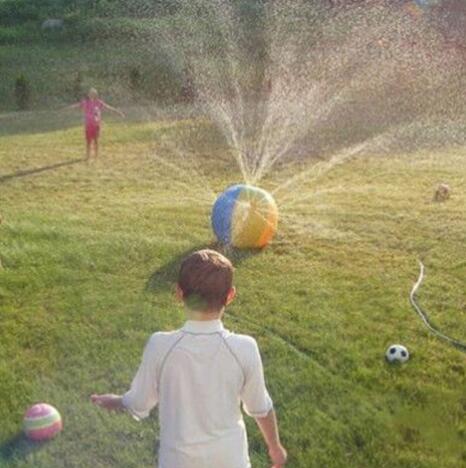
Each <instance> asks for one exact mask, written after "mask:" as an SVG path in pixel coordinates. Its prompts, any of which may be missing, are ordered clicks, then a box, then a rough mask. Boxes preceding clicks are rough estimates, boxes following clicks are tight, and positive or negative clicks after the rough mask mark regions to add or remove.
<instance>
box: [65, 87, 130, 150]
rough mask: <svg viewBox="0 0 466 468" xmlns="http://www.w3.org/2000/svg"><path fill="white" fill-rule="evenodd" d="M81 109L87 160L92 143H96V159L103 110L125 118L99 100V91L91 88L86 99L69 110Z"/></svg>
mask: <svg viewBox="0 0 466 468" xmlns="http://www.w3.org/2000/svg"><path fill="white" fill-rule="evenodd" d="M78 107H79V108H81V110H82V112H83V115H84V129H85V135H86V159H89V157H90V155H91V147H92V143H94V152H95V157H96V158H97V156H98V154H99V135H100V122H101V120H102V109H107V110H110V111H112V112H115V113H116V114H118V115H121V116H122V117H124V114H123V112H121V111H119V110H118V109H115V108H114V107H112V106H109V105H108V104H106V103H105V102H104V101H102V100H101V99H99V94H98V93H97V90H95V89H94V88H91V89H90V90H89V93H88V95H87V97H86V98H85V99H83V100H82V101H81V102H78V103H76V104H72V105H71V106H69V107H68V108H69V109H73V108H78Z"/></svg>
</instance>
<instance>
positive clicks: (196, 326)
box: [182, 319, 224, 333]
mask: <svg viewBox="0 0 466 468" xmlns="http://www.w3.org/2000/svg"><path fill="white" fill-rule="evenodd" d="M182 330H183V331H186V332H189V333H216V332H220V331H222V330H224V328H223V323H222V321H221V320H220V319H216V320H187V321H186V322H185V324H184V326H183V328H182Z"/></svg>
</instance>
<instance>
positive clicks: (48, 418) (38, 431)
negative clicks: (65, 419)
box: [23, 403, 63, 441]
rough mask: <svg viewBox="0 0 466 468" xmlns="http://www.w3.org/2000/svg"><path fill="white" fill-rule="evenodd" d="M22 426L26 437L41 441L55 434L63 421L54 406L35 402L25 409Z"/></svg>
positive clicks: (61, 426) (59, 429)
mask: <svg viewBox="0 0 466 468" xmlns="http://www.w3.org/2000/svg"><path fill="white" fill-rule="evenodd" d="M23 427H24V433H25V434H26V436H27V437H28V439H31V440H35V441H43V440H48V439H51V438H52V437H54V436H56V435H57V434H58V433H59V432H60V431H61V430H62V428H63V423H62V420H61V416H60V413H59V412H58V411H57V409H56V408H54V407H53V406H51V405H48V404H47V403H37V404H36V405H32V406H31V407H30V408H29V409H28V410H27V411H26V414H25V415H24V426H23Z"/></svg>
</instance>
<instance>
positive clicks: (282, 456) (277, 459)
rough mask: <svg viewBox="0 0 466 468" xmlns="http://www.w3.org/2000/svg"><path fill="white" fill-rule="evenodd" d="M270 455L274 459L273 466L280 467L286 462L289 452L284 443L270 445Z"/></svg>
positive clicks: (273, 467) (274, 467)
mask: <svg viewBox="0 0 466 468" xmlns="http://www.w3.org/2000/svg"><path fill="white" fill-rule="evenodd" d="M269 457H270V459H271V460H272V468H280V467H281V466H283V465H284V464H285V463H286V459H287V458H288V454H287V453H286V450H285V448H284V447H283V445H281V444H278V445H276V446H274V447H269Z"/></svg>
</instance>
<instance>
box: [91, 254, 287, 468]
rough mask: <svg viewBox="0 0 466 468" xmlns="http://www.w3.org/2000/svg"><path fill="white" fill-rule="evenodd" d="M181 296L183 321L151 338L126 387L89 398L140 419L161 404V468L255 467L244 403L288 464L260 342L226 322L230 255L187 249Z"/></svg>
mask: <svg viewBox="0 0 466 468" xmlns="http://www.w3.org/2000/svg"><path fill="white" fill-rule="evenodd" d="M177 297H178V298H179V299H181V300H183V301H184V303H185V305H186V311H187V318H188V320H187V322H186V323H185V324H184V326H183V327H182V328H181V329H179V330H175V331H172V332H158V333H154V334H153V335H152V336H151V337H150V339H149V341H148V343H147V345H146V347H145V350H144V354H143V357H142V363H141V365H140V367H139V370H138V372H137V374H136V376H135V377H134V380H133V383H132V385H131V389H130V390H129V391H128V392H127V393H126V394H124V395H123V396H120V395H113V394H105V395H92V396H91V399H92V402H93V403H94V404H96V405H99V406H101V407H103V408H106V409H108V410H117V409H127V410H128V411H129V412H130V413H131V414H133V416H134V417H136V418H138V419H139V418H144V417H146V416H148V414H149V412H150V410H151V409H152V408H153V407H154V406H155V405H157V404H158V406H159V419H160V449H159V457H158V458H159V460H158V466H159V468H210V467H213V468H248V467H250V466H251V463H250V460H249V454H248V444H247V437H246V428H245V425H244V421H243V416H242V413H241V409H240V403H242V405H243V409H244V411H245V412H246V414H248V415H249V416H252V417H254V418H255V420H256V422H257V424H258V425H259V428H260V429H261V432H262V434H263V436H264V440H265V442H266V444H267V446H268V451H269V455H270V458H271V461H272V464H273V466H274V467H277V468H278V467H281V466H283V465H284V464H285V462H286V458H287V454H286V451H285V449H284V448H283V446H282V445H281V443H280V439H279V435H278V427H277V421H276V417H275V412H274V409H273V404H272V400H271V398H270V396H269V394H268V392H267V389H266V387H265V381H264V373H263V368H262V361H261V357H260V354H259V348H258V346H257V343H256V341H255V340H254V338H252V337H250V336H246V335H237V334H235V333H232V332H229V331H228V330H226V329H225V328H224V327H223V324H222V322H221V318H222V316H223V313H224V310H225V307H226V306H227V305H228V304H230V303H231V301H232V300H233V299H234V297H235V288H234V287H233V266H232V264H231V262H230V261H229V260H228V259H227V258H225V257H224V256H223V255H221V254H219V253H217V252H215V251H213V250H200V251H198V252H195V253H193V254H192V255H190V256H188V257H187V258H186V259H185V260H184V261H183V263H182V265H181V269H180V274H179V278H178V284H177Z"/></svg>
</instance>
